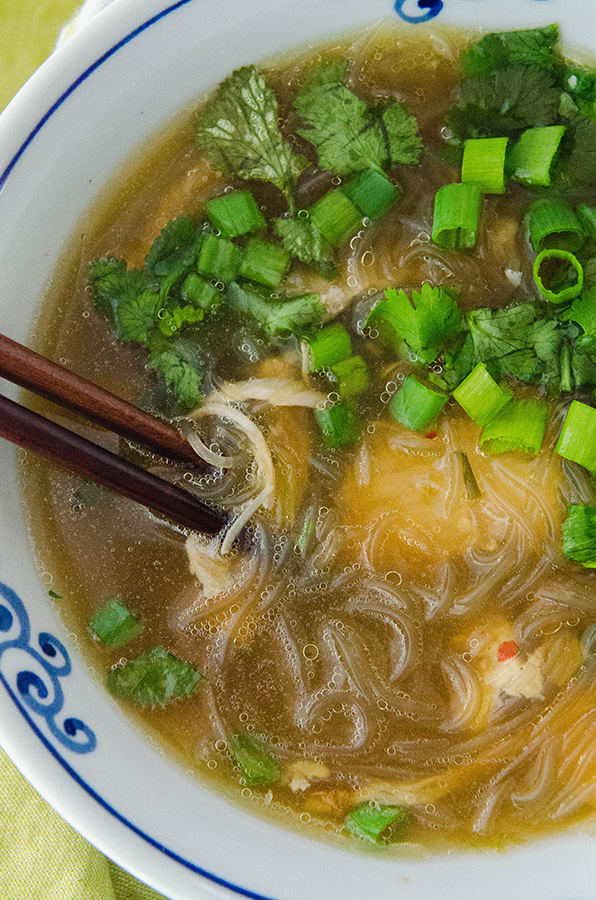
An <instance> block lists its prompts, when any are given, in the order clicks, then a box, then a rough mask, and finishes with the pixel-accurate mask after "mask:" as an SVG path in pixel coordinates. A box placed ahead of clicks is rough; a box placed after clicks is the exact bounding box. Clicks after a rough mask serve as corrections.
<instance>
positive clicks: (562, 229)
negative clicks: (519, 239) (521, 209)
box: [526, 200, 586, 253]
mask: <svg viewBox="0 0 596 900" xmlns="http://www.w3.org/2000/svg"><path fill="white" fill-rule="evenodd" d="M526 226H527V228H528V231H529V232H530V241H531V242H532V246H533V248H534V250H535V251H536V253H540V251H541V250H549V249H553V248H555V249H557V250H568V251H569V252H570V253H575V251H576V250H579V248H580V247H581V246H582V244H583V243H584V241H585V239H586V234H585V231H584V229H583V226H582V224H581V222H580V220H579V219H578V217H577V216H576V215H575V213H574V212H573V210H572V209H571V207H570V206H568V205H567V204H566V203H563V201H562V200H537V201H536V203H533V204H532V206H531V207H530V208H529V210H528V212H527V213H526Z"/></svg>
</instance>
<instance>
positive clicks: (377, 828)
mask: <svg viewBox="0 0 596 900" xmlns="http://www.w3.org/2000/svg"><path fill="white" fill-rule="evenodd" d="M411 822H412V817H411V815H410V813H409V812H408V810H407V809H406V808H405V807H404V806H383V805H380V804H378V803H372V802H369V803H361V804H360V806H357V807H356V809H353V810H352V812H350V813H349V814H348V817H347V819H346V825H347V827H348V829H349V831H350V832H351V833H352V834H353V835H354V837H359V838H362V840H364V841H368V842H369V843H372V844H396V843H399V842H400V841H404V840H406V838H407V836H408V832H409V830H410V825H411Z"/></svg>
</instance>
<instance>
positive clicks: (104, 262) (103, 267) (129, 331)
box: [89, 257, 159, 341]
mask: <svg viewBox="0 0 596 900" xmlns="http://www.w3.org/2000/svg"><path fill="white" fill-rule="evenodd" d="M89 280H90V282H91V283H92V285H93V287H94V304H95V307H96V309H99V310H100V311H101V312H103V313H106V314H107V315H108V317H109V318H110V320H111V323H112V327H113V329H114V332H115V334H116V337H117V338H118V339H119V340H121V341H144V340H146V339H147V336H148V334H149V331H150V330H151V328H152V327H153V325H154V323H155V320H156V317H157V312H158V308H159V304H158V300H159V296H158V294H157V292H156V288H155V284H154V282H153V281H152V279H151V277H150V276H149V274H148V273H147V272H145V271H144V270H143V269H128V267H127V265H126V261H125V260H124V259H115V258H114V257H102V258H101V259H96V260H93V262H92V263H91V265H90V266H89Z"/></svg>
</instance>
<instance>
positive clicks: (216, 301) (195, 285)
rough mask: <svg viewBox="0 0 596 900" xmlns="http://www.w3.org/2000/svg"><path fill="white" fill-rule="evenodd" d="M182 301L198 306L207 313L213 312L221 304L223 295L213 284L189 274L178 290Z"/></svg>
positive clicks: (198, 276)
mask: <svg viewBox="0 0 596 900" xmlns="http://www.w3.org/2000/svg"><path fill="white" fill-rule="evenodd" d="M180 293H181V295H182V299H183V300H184V301H185V302H186V303H191V304H192V305H193V306H198V307H200V308H201V309H204V310H206V311H208V312H215V310H216V309H218V308H219V307H220V306H221V304H222V303H223V299H224V297H223V294H222V292H221V291H218V290H217V288H216V287H215V285H214V284H211V282H210V281H205V279H204V278H201V276H200V275H196V274H195V273H194V272H191V273H190V275H187V276H186V278H185V279H184V281H183V282H182V287H181V288H180Z"/></svg>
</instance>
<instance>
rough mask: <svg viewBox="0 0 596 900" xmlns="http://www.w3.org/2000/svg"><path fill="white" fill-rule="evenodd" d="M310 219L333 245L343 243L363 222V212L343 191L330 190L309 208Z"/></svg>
mask: <svg viewBox="0 0 596 900" xmlns="http://www.w3.org/2000/svg"><path fill="white" fill-rule="evenodd" d="M309 213H310V220H311V222H312V223H313V225H314V226H315V228H317V229H318V230H319V232H320V233H321V234H322V235H323V237H324V238H325V239H326V240H327V241H329V243H330V244H331V246H332V247H336V246H337V245H338V244H341V242H342V241H344V240H345V239H346V238H347V237H350V235H352V234H354V232H355V231H357V229H358V228H359V227H360V225H361V224H362V213H361V212H360V210H359V209H357V208H356V206H354V204H353V203H352V201H351V200H350V198H349V197H348V196H346V194H344V192H343V191H341V190H339V189H336V190H333V191H328V193H326V194H325V195H324V196H323V197H321V199H320V200H318V201H317V202H316V203H315V205H314V206H312V207H311V208H310V210H309Z"/></svg>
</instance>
